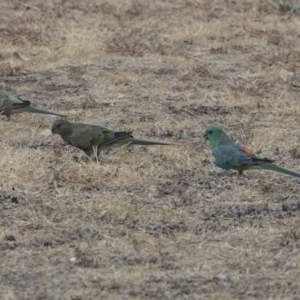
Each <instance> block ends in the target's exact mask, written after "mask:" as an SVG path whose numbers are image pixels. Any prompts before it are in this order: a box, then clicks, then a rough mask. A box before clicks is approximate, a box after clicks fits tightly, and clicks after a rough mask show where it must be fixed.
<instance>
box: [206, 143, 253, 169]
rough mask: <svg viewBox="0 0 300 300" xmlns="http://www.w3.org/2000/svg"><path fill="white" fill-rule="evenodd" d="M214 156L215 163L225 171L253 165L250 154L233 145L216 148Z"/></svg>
mask: <svg viewBox="0 0 300 300" xmlns="http://www.w3.org/2000/svg"><path fill="white" fill-rule="evenodd" d="M212 156H213V161H214V163H215V164H216V165H217V166H219V167H220V168H222V169H225V170H229V169H231V168H233V167H238V166H241V165H249V164H251V163H252V157H251V156H249V154H248V153H246V152H244V151H242V150H241V149H238V148H236V147H234V146H231V145H222V146H218V147H216V148H215V149H214V150H213V151H212Z"/></svg>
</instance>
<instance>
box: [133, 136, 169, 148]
mask: <svg viewBox="0 0 300 300" xmlns="http://www.w3.org/2000/svg"><path fill="white" fill-rule="evenodd" d="M128 144H129V145H140V146H150V145H161V146H167V145H171V144H168V143H162V142H155V141H146V140H138V139H134V138H133V139H128Z"/></svg>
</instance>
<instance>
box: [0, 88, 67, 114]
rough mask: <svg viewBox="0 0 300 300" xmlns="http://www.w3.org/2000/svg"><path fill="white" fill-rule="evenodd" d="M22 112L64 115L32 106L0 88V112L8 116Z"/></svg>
mask: <svg viewBox="0 0 300 300" xmlns="http://www.w3.org/2000/svg"><path fill="white" fill-rule="evenodd" d="M23 112H29V113H35V114H42V115H48V116H52V117H64V116H63V115H59V114H56V113H54V112H51V111H47V110H43V109H40V108H37V107H33V106H31V103H30V102H29V101H24V100H22V99H20V98H18V97H16V96H14V95H13V94H12V93H11V92H8V91H5V90H0V113H1V114H2V115H5V116H6V117H7V118H10V116H11V115H12V114H17V113H23Z"/></svg>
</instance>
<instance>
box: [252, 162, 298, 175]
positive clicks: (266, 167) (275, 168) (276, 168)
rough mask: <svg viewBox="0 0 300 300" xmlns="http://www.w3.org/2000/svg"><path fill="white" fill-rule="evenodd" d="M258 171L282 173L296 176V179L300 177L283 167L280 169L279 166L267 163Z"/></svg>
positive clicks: (259, 167)
mask: <svg viewBox="0 0 300 300" xmlns="http://www.w3.org/2000/svg"><path fill="white" fill-rule="evenodd" d="M257 168H258V169H264V170H272V171H276V172H280V173H284V174H287V175H291V176H295V177H300V174H299V173H297V172H294V171H291V170H288V169H285V168H282V167H279V166H277V165H274V164H271V163H265V164H261V165H259V166H257Z"/></svg>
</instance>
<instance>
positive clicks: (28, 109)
mask: <svg viewBox="0 0 300 300" xmlns="http://www.w3.org/2000/svg"><path fill="white" fill-rule="evenodd" d="M19 109H20V110H22V111H24V112H29V113H35V114H42V115H49V116H52V117H65V116H64V115H60V114H57V113H54V112H51V111H47V110H43V109H40V108H37V107H32V106H27V107H24V108H19Z"/></svg>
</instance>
